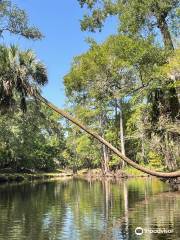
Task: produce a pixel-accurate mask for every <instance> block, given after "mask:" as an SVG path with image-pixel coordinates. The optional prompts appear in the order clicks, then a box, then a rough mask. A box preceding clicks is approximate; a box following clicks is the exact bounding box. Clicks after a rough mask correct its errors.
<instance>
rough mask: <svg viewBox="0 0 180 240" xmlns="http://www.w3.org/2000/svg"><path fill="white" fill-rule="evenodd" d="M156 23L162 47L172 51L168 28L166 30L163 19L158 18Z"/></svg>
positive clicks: (162, 17)
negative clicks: (162, 42) (160, 35)
mask: <svg viewBox="0 0 180 240" xmlns="http://www.w3.org/2000/svg"><path fill="white" fill-rule="evenodd" d="M157 22H158V27H159V29H160V31H161V34H162V37H163V41H164V46H165V47H166V48H167V49H169V50H173V49H174V46H173V41H172V38H171V34H170V32H169V28H168V25H167V22H166V19H165V17H164V16H158V17H157Z"/></svg>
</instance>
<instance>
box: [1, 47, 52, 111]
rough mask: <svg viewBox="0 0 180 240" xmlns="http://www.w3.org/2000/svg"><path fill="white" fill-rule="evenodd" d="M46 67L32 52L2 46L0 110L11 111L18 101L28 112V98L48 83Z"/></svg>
mask: <svg viewBox="0 0 180 240" xmlns="http://www.w3.org/2000/svg"><path fill="white" fill-rule="evenodd" d="M47 80H48V79H47V72H46V68H45V66H44V65H43V64H42V63H41V62H40V61H38V60H36V56H35V54H34V53H33V52H32V51H31V50H27V51H20V50H19V49H18V48H17V47H16V46H11V47H10V48H7V47H5V46H0V108H1V110H2V109H3V110H10V109H11V108H13V106H14V105H15V103H16V101H17V100H19V101H20V107H21V109H22V110H23V111H26V98H27V97H28V96H30V95H31V96H32V95H34V91H37V90H38V88H39V86H43V85H44V84H46V83H47Z"/></svg>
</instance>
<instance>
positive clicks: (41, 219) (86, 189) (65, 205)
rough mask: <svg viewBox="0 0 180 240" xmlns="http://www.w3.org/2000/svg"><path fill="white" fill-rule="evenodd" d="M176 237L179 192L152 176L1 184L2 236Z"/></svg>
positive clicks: (179, 234) (67, 239) (68, 239)
mask: <svg viewBox="0 0 180 240" xmlns="http://www.w3.org/2000/svg"><path fill="white" fill-rule="evenodd" d="M11 239H16V240H22V239H23V240H46V239H47V240H49V239H51V240H56V239H62V240H106V239H107V240H113V239H115V240H116V239H117V240H121V239H122V240H136V239H144V240H154V239H162V240H164V239H166V240H177V239H180V193H179V192H171V191H170V189H169V186H168V184H166V183H163V182H161V181H159V180H157V179H154V178H132V179H128V180H119V181H112V180H106V181H90V180H89V181H87V180H82V179H81V180H80V179H68V180H53V181H48V182H33V183H26V184H3V185H0V240H11Z"/></svg>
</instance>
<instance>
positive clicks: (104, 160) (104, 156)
mask: <svg viewBox="0 0 180 240" xmlns="http://www.w3.org/2000/svg"><path fill="white" fill-rule="evenodd" d="M103 115H104V114H103V113H102V115H101V116H100V128H101V136H102V137H103V135H104V129H103V128H104V126H105V119H104V116H103ZM101 169H102V173H103V175H104V176H106V175H107V173H108V172H109V153H108V148H107V146H105V145H102V161H101Z"/></svg>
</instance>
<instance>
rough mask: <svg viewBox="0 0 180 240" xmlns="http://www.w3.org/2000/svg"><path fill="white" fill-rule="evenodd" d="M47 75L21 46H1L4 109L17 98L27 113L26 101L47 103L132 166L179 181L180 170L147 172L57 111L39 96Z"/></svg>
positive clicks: (0, 104)
mask: <svg viewBox="0 0 180 240" xmlns="http://www.w3.org/2000/svg"><path fill="white" fill-rule="evenodd" d="M47 80H48V78H47V72H46V68H45V66H44V65H43V64H42V63H41V62H40V61H38V60H36V57H35V55H34V53H33V52H32V51H30V50H28V51H24V52H23V51H20V50H19V49H18V48H17V47H14V46H12V47H10V48H6V47H4V46H0V110H1V109H2V108H3V109H6V110H9V109H11V108H12V106H13V105H14V103H15V102H16V101H17V99H20V106H21V109H22V110H23V111H25V110H26V98H27V97H34V98H35V99H37V100H39V101H40V102H42V103H44V104H46V105H47V106H48V107H49V108H51V109H52V110H54V111H55V112H57V113H58V114H60V115H62V116H63V117H65V118H66V119H68V120H69V121H71V122H72V123H74V124H75V125H77V126H78V127H79V128H81V129H82V130H84V131H85V132H87V133H88V134H89V135H91V136H93V137H94V138H95V139H97V140H98V141H99V142H100V143H102V144H104V145H105V146H107V147H108V148H109V149H110V150H111V151H112V152H114V153H115V154H116V155H117V156H119V157H120V158H121V159H122V160H123V161H125V162H126V163H128V164H129V165H130V166H132V167H134V168H136V169H138V170H140V171H142V172H145V173H147V174H150V175H152V176H156V177H162V178H177V177H180V171H176V172H171V173H164V172H156V171H153V170H151V169H147V168H145V167H143V166H140V165H139V164H137V163H135V162H134V161H132V160H130V159H129V158H128V157H126V156H124V155H123V154H122V153H121V152H120V151H119V150H118V149H116V148H115V147H113V146H112V145H111V144H110V143H109V142H107V141H106V140H105V139H104V138H102V137H101V136H99V135H98V134H96V133H95V132H93V131H92V130H90V129H88V128H87V127H86V126H84V125H83V124H81V123H80V122H79V121H78V120H77V119H76V118H73V117H72V116H71V115H70V114H68V113H67V112H65V111H63V110H61V109H60V108H57V107H56V106H55V105H53V104H52V103H50V102H49V101H48V100H47V99H45V98H43V97H42V96H41V95H40V93H39V87H40V86H43V85H44V84H45V83H47Z"/></svg>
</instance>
